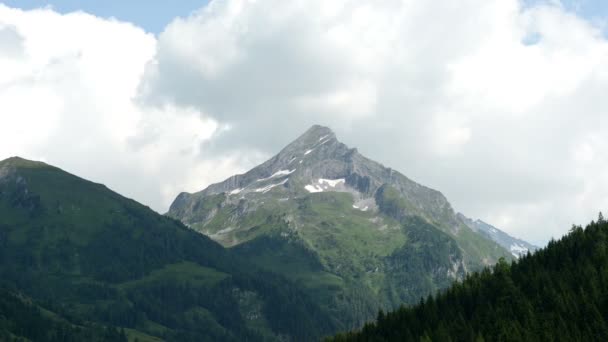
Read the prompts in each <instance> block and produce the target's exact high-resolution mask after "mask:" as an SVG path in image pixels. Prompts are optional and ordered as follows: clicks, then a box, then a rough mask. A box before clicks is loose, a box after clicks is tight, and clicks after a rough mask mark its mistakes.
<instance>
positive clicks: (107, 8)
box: [0, 0, 608, 34]
mask: <svg viewBox="0 0 608 342" xmlns="http://www.w3.org/2000/svg"><path fill="white" fill-rule="evenodd" d="M523 1H524V3H528V4H534V3H538V2H557V1H558V0H523ZM0 2H2V3H4V4H6V5H8V6H11V7H18V8H23V9H31V8H36V7H42V6H48V5H50V6H52V7H53V8H54V9H55V10H57V11H59V12H62V13H66V12H71V11H76V10H83V11H85V12H88V13H92V14H95V15H97V16H101V17H115V18H117V19H120V20H123V21H129V22H132V23H135V24H137V25H138V26H141V27H143V28H144V29H146V31H148V32H152V33H155V34H158V33H160V32H162V30H163V28H164V27H165V26H166V25H167V24H168V23H169V22H170V21H171V20H172V19H173V18H175V17H178V16H181V17H184V16H187V15H188V14H189V13H191V12H192V11H194V10H196V9H199V8H201V7H203V6H204V5H205V4H206V3H207V2H208V0H179V1H168V0H152V1H150V0H128V1H125V0H103V1H90V0H89V1H82V0H54V1H40V0H4V1H0ZM561 3H562V4H563V6H564V7H565V8H567V9H569V10H570V11H573V12H576V13H578V14H580V15H582V16H584V17H586V18H589V19H592V20H600V21H605V20H606V18H608V1H606V0H562V1H561Z"/></svg>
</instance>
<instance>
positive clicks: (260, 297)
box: [0, 158, 335, 341]
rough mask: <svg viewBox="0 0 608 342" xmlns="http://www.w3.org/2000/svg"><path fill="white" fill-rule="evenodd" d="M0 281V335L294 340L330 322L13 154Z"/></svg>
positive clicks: (2, 178) (168, 231)
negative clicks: (1, 291)
mask: <svg viewBox="0 0 608 342" xmlns="http://www.w3.org/2000/svg"><path fill="white" fill-rule="evenodd" d="M0 288H4V289H6V290H7V292H5V293H1V294H2V296H0V332H1V333H2V335H0V337H2V338H0V340H5V339H9V340H10V339H12V338H17V337H19V336H21V337H24V338H27V339H29V340H32V341H55V340H60V341H69V340H79V341H97V340H100V341H101V340H111V341H120V339H121V338H122V337H123V336H122V335H123V331H124V335H127V337H128V338H129V339H130V340H134V339H135V338H137V339H138V340H139V341H159V340H161V339H162V340H168V341H205V340H222V341H244V340H247V341H260V340H264V341H268V340H269V341H276V340H285V339H288V340H298V341H300V340H311V339H312V340H314V339H319V338H320V337H321V336H324V335H327V334H329V333H331V332H332V331H335V325H334V321H333V320H332V318H331V317H330V316H328V315H327V314H326V313H325V312H324V311H322V310H321V309H320V308H319V305H318V304H317V303H315V302H314V301H313V300H312V299H311V298H309V296H308V295H306V294H305V293H304V292H303V291H302V290H301V289H300V287H299V286H298V285H297V284H294V283H292V282H290V281H289V280H287V279H285V278H283V277H281V276H277V275H276V274H272V273H270V272H263V271H260V270H259V269H257V268H256V267H254V266H253V265H252V264H250V263H248V262H247V261H246V260H243V259H240V258H237V257H234V256H232V255H231V254H230V253H229V252H228V251H226V250H225V249H224V248H223V247H222V246H220V245H219V244H217V243H215V242H213V241H212V240H210V239H209V238H207V237H205V236H203V235H201V234H199V233H196V232H194V231H192V230H190V229H188V228H187V227H185V226H184V225H183V224H181V223H180V222H179V221H175V220H173V219H170V218H167V217H164V216H161V215H159V214H157V213H155V212H153V211H152V210H150V209H149V208H147V207H145V206H143V205H141V204H139V203H137V202H135V201H132V200H129V199H127V198H124V197H122V196H120V195H118V194H117V193H115V192H113V191H111V190H109V189H108V188H106V187H105V186H103V185H101V184H95V183H92V182H89V181H86V180H84V179H81V178H78V177H76V176H74V175H71V174H69V173H66V172H64V171H62V170H60V169H58V168H55V167H52V166H50V165H47V164H44V163H38V162H32V161H27V160H24V159H20V158H11V159H8V160H5V161H1V162H0ZM39 313H40V314H39ZM30 329H36V331H30ZM87 336H89V337H87Z"/></svg>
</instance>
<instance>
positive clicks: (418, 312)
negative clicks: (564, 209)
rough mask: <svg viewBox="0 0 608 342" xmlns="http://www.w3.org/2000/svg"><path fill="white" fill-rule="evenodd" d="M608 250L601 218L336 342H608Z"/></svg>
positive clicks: (607, 236)
mask: <svg viewBox="0 0 608 342" xmlns="http://www.w3.org/2000/svg"><path fill="white" fill-rule="evenodd" d="M606 246H608V222H606V221H605V220H604V218H603V217H602V216H601V215H600V218H599V219H598V221H597V222H592V223H591V224H589V225H588V226H587V227H586V228H585V229H583V228H582V227H580V226H579V227H576V226H575V227H573V228H572V229H571V230H570V233H569V234H568V235H566V236H565V237H563V238H562V239H561V240H559V241H551V242H549V244H548V246H547V247H546V248H544V249H541V250H538V251H537V252H536V253H534V254H532V255H524V256H522V257H521V258H520V260H519V261H518V262H514V263H512V264H509V263H507V262H505V261H501V262H500V263H498V264H497V265H496V267H494V269H493V270H490V269H486V270H484V271H483V272H481V273H474V274H471V275H469V276H468V277H467V278H466V279H465V280H464V281H463V282H460V283H456V284H454V285H452V287H450V288H449V289H448V290H447V291H445V292H443V293H441V294H440V295H437V296H435V297H429V298H428V299H426V300H424V301H422V302H420V303H419V304H418V305H415V306H412V307H403V308H401V309H399V310H397V311H395V312H393V313H389V314H384V313H382V312H381V313H379V314H378V318H377V321H376V322H375V323H373V324H368V325H366V326H365V327H364V328H363V329H361V330H360V331H357V332H353V333H347V334H341V335H338V336H336V337H335V338H334V339H332V341H336V342H345V341H416V342H418V341H607V340H608V300H607V298H608V286H606V280H607V279H608V250H607V248H606Z"/></svg>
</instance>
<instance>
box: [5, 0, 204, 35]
mask: <svg viewBox="0 0 608 342" xmlns="http://www.w3.org/2000/svg"><path fill="white" fill-rule="evenodd" d="M0 2H1V3H4V4H6V5H7V6H10V7H16V8H22V9H32V8H36V7H44V6H51V7H52V8H53V9H55V10H56V11H59V12H61V13H66V12H72V11H77V10H82V11H85V12H88V13H91V14H95V15H97V16H100V17H105V18H107V17H115V18H117V19H120V20H122V21H129V22H132V23H135V24H137V25H138V26H140V27H143V28H144V29H146V31H149V32H152V33H155V34H158V33H160V32H162V30H163V28H164V27H165V26H166V25H167V24H168V23H169V22H170V21H171V20H172V19H173V18H175V17H178V16H181V17H184V16H187V15H188V14H190V13H191V12H192V11H194V10H197V9H199V8H201V7H203V6H204V5H205V4H206V3H207V0H179V1H169V0H103V1H100V0H95V1H90V0H88V1H82V0H56V1H40V0H0Z"/></svg>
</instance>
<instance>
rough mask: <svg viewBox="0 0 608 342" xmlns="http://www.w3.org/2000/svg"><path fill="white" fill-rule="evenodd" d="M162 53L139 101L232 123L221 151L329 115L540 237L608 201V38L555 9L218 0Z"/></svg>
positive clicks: (462, 199)
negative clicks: (194, 111) (188, 109)
mask: <svg viewBox="0 0 608 342" xmlns="http://www.w3.org/2000/svg"><path fill="white" fill-rule="evenodd" d="M155 59H156V62H157V63H156V64H154V65H151V67H150V68H148V69H147V70H146V76H145V78H144V82H143V85H142V88H141V89H142V92H141V93H140V99H141V100H142V101H143V102H145V103H148V104H150V105H164V104H166V103H170V104H172V105H175V106H184V107H193V108H197V109H199V110H200V111H201V112H203V113H205V114H204V117H206V118H211V119H213V120H215V121H217V122H218V123H219V124H220V125H227V126H229V127H231V129H230V130H228V131H225V132H223V133H222V134H218V135H217V136H216V138H214V139H213V144H214V146H215V147H216V148H215V149H212V150H209V151H210V152H211V151H213V153H226V152H229V151H239V150H240V149H242V148H244V147H253V148H256V149H257V150H259V151H260V152H262V153H265V155H266V156H269V155H270V154H272V153H274V152H276V151H277V150H278V149H280V147H282V145H283V144H285V143H287V142H288V141H289V140H291V139H292V138H294V137H295V136H297V135H298V134H299V133H301V132H302V131H303V130H304V129H305V128H306V127H307V126H308V125H310V124H313V123H321V124H326V125H329V126H331V127H332V128H334V130H336V131H337V133H338V135H339V136H340V137H342V138H343V140H344V141H345V142H347V143H348V144H349V145H352V146H357V147H359V149H360V150H361V151H363V152H364V153H365V154H367V155H368V156H370V157H372V158H375V159H379V160H380V161H382V162H384V163H385V164H388V165H391V166H393V167H395V168H398V169H400V170H401V171H403V172H404V173H405V174H406V175H408V176H411V177H412V178H414V179H416V180H418V181H419V182H421V183H423V184H427V185H430V186H432V187H435V188H437V189H440V190H442V191H443V192H444V193H445V194H446V195H447V197H448V198H449V199H450V200H451V201H452V202H453V204H454V206H455V207H456V208H457V209H460V210H462V211H463V212H465V213H466V214H468V215H471V216H476V217H481V218H483V219H486V220H488V221H490V222H496V223H497V224H500V225H502V227H503V228H504V229H505V230H507V231H509V232H511V233H513V234H515V235H518V236H522V237H524V238H527V239H530V240H532V241H534V242H537V243H540V242H543V241H546V240H547V239H548V238H549V237H551V236H559V235H561V234H562V233H564V232H565V231H566V230H567V229H568V228H569V226H570V224H571V223H573V222H586V221H588V220H589V219H590V218H591V217H593V216H594V215H595V214H596V212H597V211H599V210H601V209H606V204H608V203H607V201H606V200H605V198H606V197H608V195H606V194H608V184H606V183H607V179H608V176H606V175H607V174H608V172H606V171H608V169H606V168H604V167H603V165H602V164H598V162H595V159H596V158H598V159H602V160H605V159H607V158H606V155H607V153H608V152H605V151H607V150H606V149H602V148H601V147H600V146H603V145H605V144H606V143H608V138H605V137H604V136H603V135H602V134H601V129H602V128H604V127H605V125H606V124H607V123H608V117H607V116H606V115H605V109H606V108H608V106H607V105H608V103H607V101H608V100H607V99H605V96H602V95H601V94H602V89H607V87H608V78H607V74H608V43H607V42H606V39H605V37H604V36H602V32H601V28H600V27H597V26H594V24H593V23H591V22H589V21H586V20H585V19H583V18H581V17H579V16H577V15H576V14H573V13H569V12H567V11H566V10H565V9H564V8H563V7H561V6H559V5H552V4H549V3H546V4H543V3H540V4H537V5H535V6H524V5H523V4H522V3H521V2H520V1H517V0H494V1H488V0H467V1H461V2H458V3H457V4H456V3H454V2H453V1H432V2H431V1H396V0H380V1H354V0H352V1H351V0H343V1H332V2H327V1H321V0H318V1H311V0H308V1H289V2H287V1H280V0H265V1H246V0H229V1H215V2H212V3H211V4H210V5H209V6H208V7H206V8H203V9H202V10H200V11H199V12H197V13H195V14H193V15H192V16H191V17H188V18H184V19H178V20H176V21H174V22H173V23H171V24H170V25H169V26H168V27H167V28H166V30H165V32H164V33H162V34H161V35H160V37H159V48H158V51H157V54H156V58H155ZM591 136H593V137H595V138H594V139H591V140H590V138H589V137H591ZM590 160H593V161H594V162H591V161H590ZM591 164H593V165H594V167H590V165H591ZM606 166H608V165H606Z"/></svg>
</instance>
